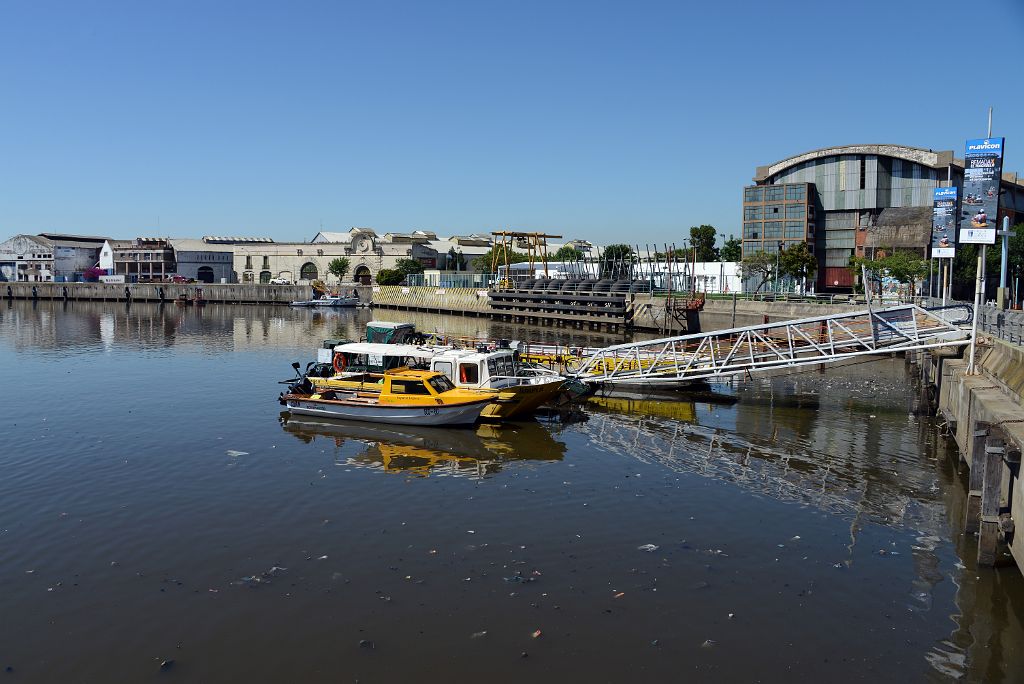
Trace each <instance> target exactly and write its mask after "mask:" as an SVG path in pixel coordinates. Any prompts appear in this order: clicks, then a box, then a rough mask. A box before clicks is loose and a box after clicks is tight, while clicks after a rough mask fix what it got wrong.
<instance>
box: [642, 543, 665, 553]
mask: <svg viewBox="0 0 1024 684" xmlns="http://www.w3.org/2000/svg"><path fill="white" fill-rule="evenodd" d="M659 548H661V547H659V546H657V545H655V544H644V545H643V546H638V547H636V549H637V551H646V552H647V553H654V552H655V551H657V550H658V549H659Z"/></svg>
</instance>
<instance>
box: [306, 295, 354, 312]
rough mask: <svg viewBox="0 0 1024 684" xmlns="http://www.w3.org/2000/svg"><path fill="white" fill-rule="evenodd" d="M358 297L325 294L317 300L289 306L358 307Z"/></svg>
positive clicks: (308, 300)
mask: <svg viewBox="0 0 1024 684" xmlns="http://www.w3.org/2000/svg"><path fill="white" fill-rule="evenodd" d="M359 304H360V302H359V297H358V296H356V295H333V294H325V295H323V296H321V297H319V298H317V299H307V300H304V301H298V302H292V303H291V304H290V305H289V306H300V307H310V308H313V307H330V308H334V309H337V308H342V307H355V306H359Z"/></svg>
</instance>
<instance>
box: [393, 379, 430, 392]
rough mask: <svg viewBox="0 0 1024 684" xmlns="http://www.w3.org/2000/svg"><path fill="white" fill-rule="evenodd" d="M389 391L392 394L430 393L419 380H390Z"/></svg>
mask: <svg viewBox="0 0 1024 684" xmlns="http://www.w3.org/2000/svg"><path fill="white" fill-rule="evenodd" d="M391 393H392V394H430V390H428V389H427V387H426V385H424V384H423V383H422V382H420V381H419V380H392V381H391Z"/></svg>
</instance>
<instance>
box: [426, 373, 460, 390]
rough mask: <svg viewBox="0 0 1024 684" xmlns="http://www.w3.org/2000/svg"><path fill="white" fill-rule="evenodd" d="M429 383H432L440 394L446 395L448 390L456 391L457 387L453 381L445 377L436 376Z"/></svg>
mask: <svg viewBox="0 0 1024 684" xmlns="http://www.w3.org/2000/svg"><path fill="white" fill-rule="evenodd" d="M427 382H429V383H430V385H431V386H432V387H433V388H434V389H435V390H436V391H437V393H438V394H444V393H445V392H447V391H448V390H452V389H455V385H453V384H452V381H451V380H449V379H448V378H447V377H445V376H443V375H435V376H434V377H432V378H430V379H429V380H427Z"/></svg>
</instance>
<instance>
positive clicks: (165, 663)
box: [160, 660, 174, 672]
mask: <svg viewBox="0 0 1024 684" xmlns="http://www.w3.org/2000/svg"><path fill="white" fill-rule="evenodd" d="M172 667H174V661H173V660H165V661H163V662H162V663H160V669H161V670H163V671H164V672H166V671H167V670H170V669H171V668H172Z"/></svg>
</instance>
